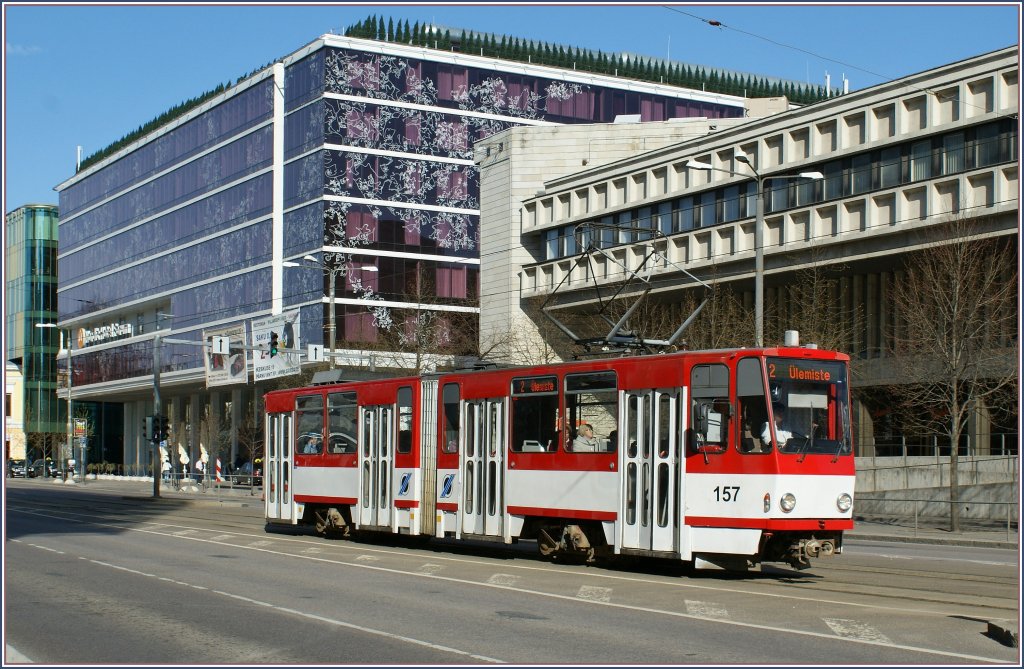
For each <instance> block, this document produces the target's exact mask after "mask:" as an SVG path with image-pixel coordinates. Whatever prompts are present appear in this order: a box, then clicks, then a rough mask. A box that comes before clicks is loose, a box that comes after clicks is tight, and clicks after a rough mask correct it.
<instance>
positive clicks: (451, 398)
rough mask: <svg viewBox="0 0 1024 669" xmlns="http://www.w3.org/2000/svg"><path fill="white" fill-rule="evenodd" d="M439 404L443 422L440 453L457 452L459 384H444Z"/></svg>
mask: <svg viewBox="0 0 1024 669" xmlns="http://www.w3.org/2000/svg"><path fill="white" fill-rule="evenodd" d="M441 403H442V404H443V413H444V415H443V416H442V417H441V420H442V421H444V434H443V439H444V441H442V442H441V452H442V453H458V452H459V384H457V383H446V384H445V386H444V389H443V390H442V391H441Z"/></svg>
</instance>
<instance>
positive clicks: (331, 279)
mask: <svg viewBox="0 0 1024 669" xmlns="http://www.w3.org/2000/svg"><path fill="white" fill-rule="evenodd" d="M302 259H303V260H305V261H306V262H308V263H310V264H311V265H312V267H310V266H308V265H303V264H301V263H296V262H291V261H287V260H286V261H285V262H284V263H283V265H284V266H285V267H305V268H306V269H314V268H315V269H319V270H321V271H324V272H327V281H328V287H327V301H328V303H329V304H330V311H329V312H328V313H327V332H328V348H327V350H328V358H329V364H330V368H331V369H334V345H335V340H336V336H335V335H336V333H337V328H336V326H335V321H334V318H335V317H334V311H335V310H334V306H335V302H334V293H335V280H336V279H337V278H338V274H342V275H344V274H345V272H346V270H352V269H356V268H353V267H346V266H345V265H337V266H334V267H328V266H327V265H325V264H324V263H322V262H320V261H319V260H317V259H316V258H315V257H313V256H311V255H304V256H302ZM358 269H361V270H363V271H364V272H376V271H377V268H376V267H374V266H372V265H371V266H367V267H360V268H358Z"/></svg>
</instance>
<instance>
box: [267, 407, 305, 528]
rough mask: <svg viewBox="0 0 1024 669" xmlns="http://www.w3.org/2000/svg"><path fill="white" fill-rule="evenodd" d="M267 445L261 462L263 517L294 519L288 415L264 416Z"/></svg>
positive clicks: (290, 426) (290, 424) (274, 414)
mask: <svg viewBox="0 0 1024 669" xmlns="http://www.w3.org/2000/svg"><path fill="white" fill-rule="evenodd" d="M265 434H266V435H267V448H266V450H265V455H266V462H265V463H264V498H265V499H266V502H265V504H266V509H265V510H266V515H267V519H268V520H269V519H274V520H287V521H290V522H293V523H294V522H295V521H296V520H297V518H296V515H295V514H296V509H295V505H294V504H292V490H291V473H292V449H291V445H292V439H293V436H294V435H293V434H292V415H291V414H290V413H272V414H268V415H267V424H266V432H265Z"/></svg>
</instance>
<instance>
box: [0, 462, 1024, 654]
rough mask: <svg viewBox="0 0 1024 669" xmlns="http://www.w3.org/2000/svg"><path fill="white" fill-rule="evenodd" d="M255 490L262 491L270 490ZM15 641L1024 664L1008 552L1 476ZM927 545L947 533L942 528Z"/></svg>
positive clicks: (144, 650) (11, 641)
mask: <svg viewBox="0 0 1024 669" xmlns="http://www.w3.org/2000/svg"><path fill="white" fill-rule="evenodd" d="M257 499H258V498H257ZM5 511H6V523H5V530H6V543H5V554H4V560H5V576H6V578H5V582H4V589H5V592H4V598H5V606H6V610H5V612H4V613H5V616H4V620H5V634H6V637H5V648H6V651H7V661H8V662H11V661H15V660H17V659H19V658H22V657H24V658H26V659H27V660H29V661H32V662H37V663H45V664H71V663H74V664H107V663H111V664H113V663H130V664H219V663H230V664H318V663H325V664H350V663H351V664H484V663H492V662H494V663H498V662H500V663H512V664H543V665H551V664H583V665H594V664H703V665H707V664H750V663H754V664H758V665H766V664H767V665H770V664H784V665H793V664H870V665H877V664H929V665H934V664H978V663H1004V664H1017V663H1019V654H1018V649H1016V648H1009V647H1007V646H1004V645H1002V644H1001V643H999V642H998V641H997V640H995V639H993V638H991V637H989V636H986V633H985V632H986V622H987V621H988V620H991V619H995V618H1005V617H1007V616H1011V615H1013V616H1016V613H1017V610H1018V606H1019V603H1018V595H1019V592H1020V589H1019V579H1018V578H1017V575H1018V569H1017V566H1016V559H1015V558H1016V553H1015V552H1014V551H1008V550H1004V551H1001V552H998V551H997V552H995V553H993V554H992V555H986V556H985V557H986V558H987V559H984V560H979V559H978V557H977V552H976V550H973V549H959V550H958V549H957V548H956V547H942V551H943V552H942V553H936V554H933V555H921V554H915V551H917V550H918V548H919V547H915V546H912V545H911V546H908V545H907V544H893V545H886V544H884V543H879V542H864V544H863V545H858V544H856V543H854V544H851V545H849V546H848V548H847V551H846V552H845V553H844V554H843V555H840V556H837V557H836V558H834V559H832V560H831V561H830V562H825V561H822V562H820V563H817V564H816V565H815V567H813V568H812V569H810V570H807V571H802V572H796V571H793V570H790V569H788V568H785V567H774V566H772V567H765V568H763V569H761V570H760V571H754V572H751V573H749V574H746V575H729V574H725V573H724V572H696V573H695V572H692V571H690V570H688V569H686V568H684V567H682V566H680V565H675V564H666V563H662V562H652V561H631V562H620V563H618V564H615V565H611V566H598V567H588V566H584V565H570V564H557V563H551V562H548V561H544V560H541V559H540V558H539V557H538V556H536V554H535V553H534V552H533V551H532V546H531V545H530V544H528V543H527V542H523V543H522V544H518V545H515V546H512V547H506V546H503V545H486V544H479V545H473V546H457V545H454V544H453V543H452V542H446V541H431V542H429V543H426V544H421V543H418V542H416V541H412V540H409V539H404V540H403V539H389V540H372V539H359V540H355V541H350V540H341V541H328V540H323V539H320V538H317V537H315V536H312V535H310V534H308V533H286V532H276V531H275V532H269V533H268V532H266V531H265V529H264V523H263V518H262V507H261V505H260V504H259V503H258V501H256V500H251V501H229V502H220V503H188V502H182V501H180V500H169V499H163V500H159V501H158V500H152V499H147V498H144V497H134V498H126V497H125V496H124V495H123V494H121V493H119V492H118V491H117V489H116V488H114V489H106V490H104V487H103V486H87V487H85V488H70V489H69V488H65V487H62V486H45V485H42V484H35V483H33V482H31V481H27V482H26V481H20V480H19V481H15V482H13V483H12V482H10V481H8V485H7V488H6V509H5ZM929 550H935V547H931V548H930V549H929Z"/></svg>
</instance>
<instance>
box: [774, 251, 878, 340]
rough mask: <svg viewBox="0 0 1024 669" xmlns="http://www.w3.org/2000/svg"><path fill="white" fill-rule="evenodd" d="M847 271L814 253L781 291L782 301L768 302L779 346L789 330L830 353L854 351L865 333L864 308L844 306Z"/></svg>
mask: <svg viewBox="0 0 1024 669" xmlns="http://www.w3.org/2000/svg"><path fill="white" fill-rule="evenodd" d="M844 269H846V266H845V265H826V264H825V263H823V262H821V260H820V259H819V258H817V257H816V255H815V253H814V250H812V258H811V261H810V263H809V264H808V265H806V266H804V267H802V268H801V269H799V270H797V271H796V272H795V273H794V275H793V276H792V279H791V280H790V281H789V282H788V284H787V285H786V286H785V287H784V288H783V289H782V290H780V291H779V292H780V293H781V299H778V300H773V299H769V300H768V304H767V306H766V312H767V314H766V320H767V321H768V323H767V331H768V332H771V333H773V334H774V339H775V340H776V341H777V342H779V343H781V342H782V341H783V333H784V332H785V331H786V330H797V331H799V332H800V339H801V340H802V341H805V342H813V343H815V344H817V345H818V346H819V347H820V348H823V349H827V350H830V351H850V347H851V346H853V345H854V341H855V339H856V333H858V332H860V331H861V329H862V326H863V321H864V318H863V312H864V310H863V308H862V307H861V306H860V305H853V306H852V307H849V308H847V307H844V306H843V301H842V300H841V299H840V296H841V295H842V290H841V287H840V283H839V273H840V272H841V271H843V270H844ZM851 352H853V353H855V352H856V351H851Z"/></svg>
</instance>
